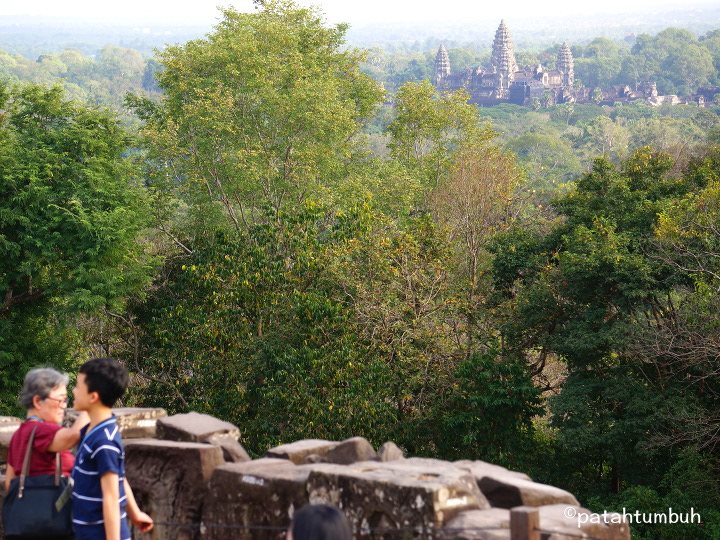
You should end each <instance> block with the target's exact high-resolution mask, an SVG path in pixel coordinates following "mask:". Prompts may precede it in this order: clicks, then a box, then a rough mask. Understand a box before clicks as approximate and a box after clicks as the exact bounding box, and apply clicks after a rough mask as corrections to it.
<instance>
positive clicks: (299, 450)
mask: <svg viewBox="0 0 720 540" xmlns="http://www.w3.org/2000/svg"><path fill="white" fill-rule="evenodd" d="M337 444H338V443H337V442H334V441H325V440H323V439H304V440H302V441H296V442H292V443H288V444H283V445H280V446H276V447H275V448H271V449H270V450H268V451H267V452H266V453H265V457H269V458H280V459H288V460H290V461H292V462H293V463H294V464H295V465H302V464H303V463H305V458H306V457H307V456H309V455H310V454H315V455H317V456H318V457H320V458H321V459H325V456H326V455H327V453H328V452H329V451H330V450H332V449H333V448H335V447H336V446H337Z"/></svg>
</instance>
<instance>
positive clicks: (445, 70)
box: [435, 45, 450, 86]
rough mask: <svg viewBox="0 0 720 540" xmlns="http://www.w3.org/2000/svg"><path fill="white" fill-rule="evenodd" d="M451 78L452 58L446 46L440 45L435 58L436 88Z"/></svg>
mask: <svg viewBox="0 0 720 540" xmlns="http://www.w3.org/2000/svg"><path fill="white" fill-rule="evenodd" d="M449 76H450V58H449V57H448V52H447V49H446V48H445V45H440V48H439V49H438V52H437V55H436V56H435V86H439V85H441V84H442V83H443V82H444V81H445V79H447V78H448V77H449Z"/></svg>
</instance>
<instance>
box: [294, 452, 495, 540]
mask: <svg viewBox="0 0 720 540" xmlns="http://www.w3.org/2000/svg"><path fill="white" fill-rule="evenodd" d="M406 461H408V460H402V461H397V462H387V463H382V462H362V463H355V464H354V465H349V466H347V467H342V466H338V465H330V464H318V465H312V466H309V467H311V468H312V470H311V472H310V476H309V477H308V495H309V499H310V502H311V503H320V502H325V503H330V504H335V505H336V506H338V507H339V508H341V509H342V510H343V511H344V512H345V515H346V516H347V518H348V519H349V520H350V522H351V525H352V526H353V529H354V535H355V538H369V537H370V536H371V534H372V537H373V538H385V537H387V538H405V537H408V538H432V537H433V535H434V534H435V531H436V530H437V529H438V528H440V527H441V526H442V525H443V524H444V523H445V522H446V521H447V520H449V519H451V518H452V517H454V516H455V515H456V514H458V513H459V512H461V511H463V510H468V509H473V508H488V507H489V505H488V503H487V501H486V500H485V497H484V496H483V495H482V493H481V492H480V490H479V489H478V487H477V484H476V483H475V479H474V478H473V477H472V476H471V475H470V474H469V473H468V472H466V471H462V470H460V469H458V468H456V467H453V466H452V465H451V464H449V463H447V462H441V461H437V460H427V463H414V464H406V463H405V462H406ZM383 529H386V533H383V532H382V530H383ZM371 530H375V532H374V533H371ZM400 531H402V532H400Z"/></svg>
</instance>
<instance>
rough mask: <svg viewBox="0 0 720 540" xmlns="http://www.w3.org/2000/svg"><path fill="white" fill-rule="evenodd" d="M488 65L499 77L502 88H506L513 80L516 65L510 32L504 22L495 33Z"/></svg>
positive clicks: (501, 22) (516, 68)
mask: <svg viewBox="0 0 720 540" xmlns="http://www.w3.org/2000/svg"><path fill="white" fill-rule="evenodd" d="M490 65H491V66H492V67H493V68H494V69H495V71H497V73H499V74H500V75H501V80H502V86H503V88H508V87H509V86H510V83H511V82H512V81H513V79H514V78H515V72H516V71H517V70H518V65H517V62H516V61H515V51H514V49H513V43H512V37H511V36H510V30H508V27H507V25H506V24H505V21H504V20H502V21H500V26H498V29H497V31H496V32H495V39H494V40H493V48H492V56H491V58H490Z"/></svg>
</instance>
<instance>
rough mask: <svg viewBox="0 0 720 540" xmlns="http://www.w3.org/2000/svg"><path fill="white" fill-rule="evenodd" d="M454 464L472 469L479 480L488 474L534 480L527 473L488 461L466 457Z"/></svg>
mask: <svg viewBox="0 0 720 540" xmlns="http://www.w3.org/2000/svg"><path fill="white" fill-rule="evenodd" d="M453 465H455V466H456V467H460V468H461V469H466V470H468V471H470V472H471V473H472V474H473V476H475V479H476V480H477V481H478V482H479V481H480V480H482V479H483V478H485V477H486V476H496V477H497V476H509V477H512V478H517V479H519V480H529V481H532V479H531V478H530V477H529V476H528V475H527V474H525V473H521V472H516V471H511V470H510V469H506V468H505V467H501V466H500V465H493V464H492V463H488V462H486V461H480V460H477V461H470V460H467V459H465V460H460V461H454V462H453Z"/></svg>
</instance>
